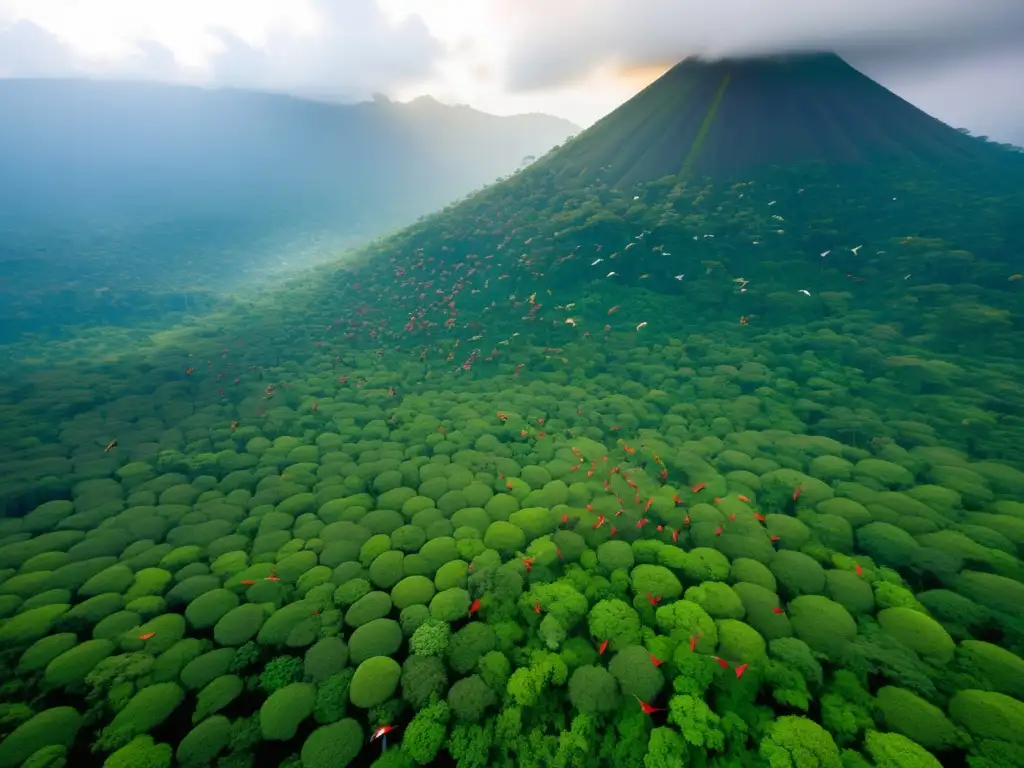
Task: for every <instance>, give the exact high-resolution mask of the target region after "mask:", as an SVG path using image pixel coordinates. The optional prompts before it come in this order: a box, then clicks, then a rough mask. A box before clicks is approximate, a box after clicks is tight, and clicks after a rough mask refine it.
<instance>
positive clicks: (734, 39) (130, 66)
mask: <svg viewBox="0 0 1024 768" xmlns="http://www.w3.org/2000/svg"><path fill="white" fill-rule="evenodd" d="M1022 40H1024V0H774V1H773V2H772V1H769V0H715V1H714V2H711V0H703V2H700V3H697V2H694V0H557V2H553V1H552V0H88V2H85V1H84V0H0V77H12V76H14V77H18V76H22V77H27V76H65V75H78V76H96V77H117V78H144V79H159V80H170V81H178V82H189V83H199V84H207V85H208V84H223V85H233V86H241V87H250V88H259V89H268V90H278V91H287V92H291V93H296V94H300V95H309V96H316V97H321V98H333V99H341V100H362V99H365V98H368V97H369V96H370V95H371V94H373V93H384V94H387V95H388V96H390V97H392V98H394V99H399V100H405V99H409V98H412V97H415V96H418V95H422V94H431V95H433V96H434V97H436V98H438V99H440V100H441V101H445V102H448V103H467V104H470V105H472V106H474V107H476V108H478V109H482V110H484V111H488V112H494V113H497V114H512V113H517V112H547V113H550V114H555V115H559V116H561V117H566V118H568V119H570V120H572V121H574V122H576V123H578V124H580V125H583V126H586V125H589V124H590V123H592V122H593V121H594V120H596V119H597V118H599V117H601V116H602V115H603V114H605V113H607V112H609V111H610V110H612V109H613V108H615V107H616V106H617V105H618V104H620V103H621V102H623V101H624V100H626V99H627V98H628V97H629V96H631V95H632V94H633V93H635V92H636V91H638V90H639V89H641V88H643V87H644V86H645V85H647V84H648V83H649V82H651V81H652V80H654V79H655V78H657V77H658V76H659V75H660V74H661V73H662V72H664V71H665V70H666V69H667V68H668V67H669V66H670V65H671V64H673V63H675V62H676V61H677V60H679V59H680V58H682V57H684V56H687V55H692V54H702V55H708V56H723V55H738V54H753V53H773V52H779V51H800V50H821V49H831V50H836V51H837V52H839V53H840V54H842V55H844V56H845V57H846V58H847V60H848V61H850V63H852V64H854V65H855V66H857V67H858V68H860V69H861V70H862V71H864V72H865V73H867V74H869V75H871V76H872V77H874V78H875V79H877V80H879V81H880V82H882V84H883V85H886V86H887V87H889V88H891V89H892V90H894V91H896V92H897V93H899V94H900V95H901V96H903V97H904V98H907V99H908V100H910V101H912V102H913V103H915V104H917V105H918V106H920V107H921V108H923V109H925V110H926V111H928V112H930V113H932V114H934V115H936V116H937V117H939V118H941V119H943V120H945V121H946V122H948V123H950V124H952V125H954V126H958V127H960V126H962V127H967V128H970V129H971V130H972V131H974V132H975V133H984V134H988V135H990V136H992V137H993V138H995V139H999V140H1013V141H1016V142H1018V143H1024V99H1022V98H1020V96H1019V93H1020V90H1019V89H1020V80H1019V76H1018V75H1015V73H1017V72H1024V45H1022V43H1021V41H1022Z"/></svg>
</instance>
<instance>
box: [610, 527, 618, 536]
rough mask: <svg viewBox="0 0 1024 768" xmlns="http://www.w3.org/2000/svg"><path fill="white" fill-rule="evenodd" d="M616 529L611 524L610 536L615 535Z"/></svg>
mask: <svg viewBox="0 0 1024 768" xmlns="http://www.w3.org/2000/svg"><path fill="white" fill-rule="evenodd" d="M616 530H618V529H617V528H616V527H615V526H614V525H613V526H612V531H611V533H612V536H614V535H615V531H616Z"/></svg>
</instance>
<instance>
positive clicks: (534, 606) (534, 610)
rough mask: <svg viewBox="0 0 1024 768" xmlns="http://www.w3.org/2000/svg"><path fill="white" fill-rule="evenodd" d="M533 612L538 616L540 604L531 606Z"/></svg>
mask: <svg viewBox="0 0 1024 768" xmlns="http://www.w3.org/2000/svg"><path fill="white" fill-rule="evenodd" d="M533 612H534V613H536V614H538V615H539V614H540V603H534V604H533Z"/></svg>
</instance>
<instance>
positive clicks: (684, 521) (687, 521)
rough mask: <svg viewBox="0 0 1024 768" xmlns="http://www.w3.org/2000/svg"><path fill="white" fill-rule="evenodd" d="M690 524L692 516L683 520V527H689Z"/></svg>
mask: <svg viewBox="0 0 1024 768" xmlns="http://www.w3.org/2000/svg"><path fill="white" fill-rule="evenodd" d="M689 524H690V516H689V515H687V516H686V517H684V518H683V525H687V526H688V525H689Z"/></svg>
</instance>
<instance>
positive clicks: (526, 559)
mask: <svg viewBox="0 0 1024 768" xmlns="http://www.w3.org/2000/svg"><path fill="white" fill-rule="evenodd" d="M536 559H537V558H536V557H524V558H523V565H525V566H526V570H527V571H530V570H533V561H534V560H536Z"/></svg>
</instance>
